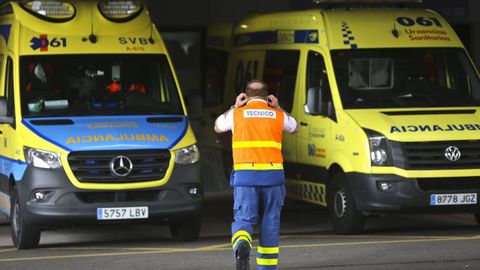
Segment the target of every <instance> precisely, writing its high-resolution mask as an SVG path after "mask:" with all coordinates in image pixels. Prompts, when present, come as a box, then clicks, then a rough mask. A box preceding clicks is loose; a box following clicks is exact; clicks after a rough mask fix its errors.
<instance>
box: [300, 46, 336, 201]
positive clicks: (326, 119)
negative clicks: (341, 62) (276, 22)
mask: <svg viewBox="0 0 480 270" xmlns="http://www.w3.org/2000/svg"><path fill="white" fill-rule="evenodd" d="M304 79H305V84H304V85H305V88H304V92H303V93H301V95H300V96H302V98H303V99H302V100H304V103H303V104H304V108H302V109H301V110H300V111H299V113H298V115H297V121H298V124H299V131H298V134H297V147H298V156H299V158H298V164H297V168H298V170H297V178H298V179H299V180H304V181H308V182H316V183H322V185H316V190H317V191H316V193H319V194H317V195H320V196H319V197H316V198H317V200H318V202H317V203H320V204H325V203H326V201H325V195H326V194H325V186H324V185H323V184H324V183H325V182H326V175H327V160H328V158H329V155H331V154H332V153H331V149H332V147H331V145H329V143H330V142H331V140H332V139H331V136H332V134H331V132H330V127H331V125H332V123H333V121H334V120H335V116H334V115H335V113H334V109H333V105H332V98H331V92H330V85H329V78H328V76H327V71H326V67H325V61H324V57H323V55H322V54H321V53H319V52H316V51H308V53H307V55H306V72H305V78H304ZM318 187H320V188H318Z"/></svg>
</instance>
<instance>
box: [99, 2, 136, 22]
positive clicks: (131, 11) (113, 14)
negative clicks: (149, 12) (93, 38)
mask: <svg viewBox="0 0 480 270" xmlns="http://www.w3.org/2000/svg"><path fill="white" fill-rule="evenodd" d="M98 9H99V10H100V13H102V15H103V16H104V17H105V18H107V19H108V20H111V21H114V22H126V21H130V20H132V19H134V18H135V17H137V16H138V15H139V14H140V13H141V12H142V10H143V5H142V2H141V1H119V0H114V1H102V2H100V4H98Z"/></svg>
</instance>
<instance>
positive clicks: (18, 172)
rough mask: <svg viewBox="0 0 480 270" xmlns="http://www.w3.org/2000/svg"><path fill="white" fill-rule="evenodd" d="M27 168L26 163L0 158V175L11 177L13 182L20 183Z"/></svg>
mask: <svg viewBox="0 0 480 270" xmlns="http://www.w3.org/2000/svg"><path fill="white" fill-rule="evenodd" d="M27 167H28V164H27V163H26V162H23V161H20V160H14V159H11V158H8V157H5V156H0V174H2V175H5V176H6V177H7V178H8V177H10V175H13V178H14V179H15V181H17V182H18V181H21V180H22V179H23V175H24V174H25V171H26V170H27Z"/></svg>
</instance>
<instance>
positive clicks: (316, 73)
mask: <svg viewBox="0 0 480 270" xmlns="http://www.w3.org/2000/svg"><path fill="white" fill-rule="evenodd" d="M306 83H307V85H306V88H305V91H307V90H308V89H310V88H313V87H315V88H319V89H320V88H323V90H324V91H323V93H325V94H327V97H328V98H329V99H328V100H326V101H330V100H331V95H330V84H329V83H328V77H327V70H326V68H325V62H324V60H323V56H322V55H321V54H319V53H317V52H308V60H307V78H306Z"/></svg>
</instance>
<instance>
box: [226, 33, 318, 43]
mask: <svg viewBox="0 0 480 270" xmlns="http://www.w3.org/2000/svg"><path fill="white" fill-rule="evenodd" d="M292 43H294V44H305V43H307V44H318V43H319V37H318V30H275V31H260V32H251V33H244V34H237V35H235V36H234V44H235V46H246V45H262V44H292Z"/></svg>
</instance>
